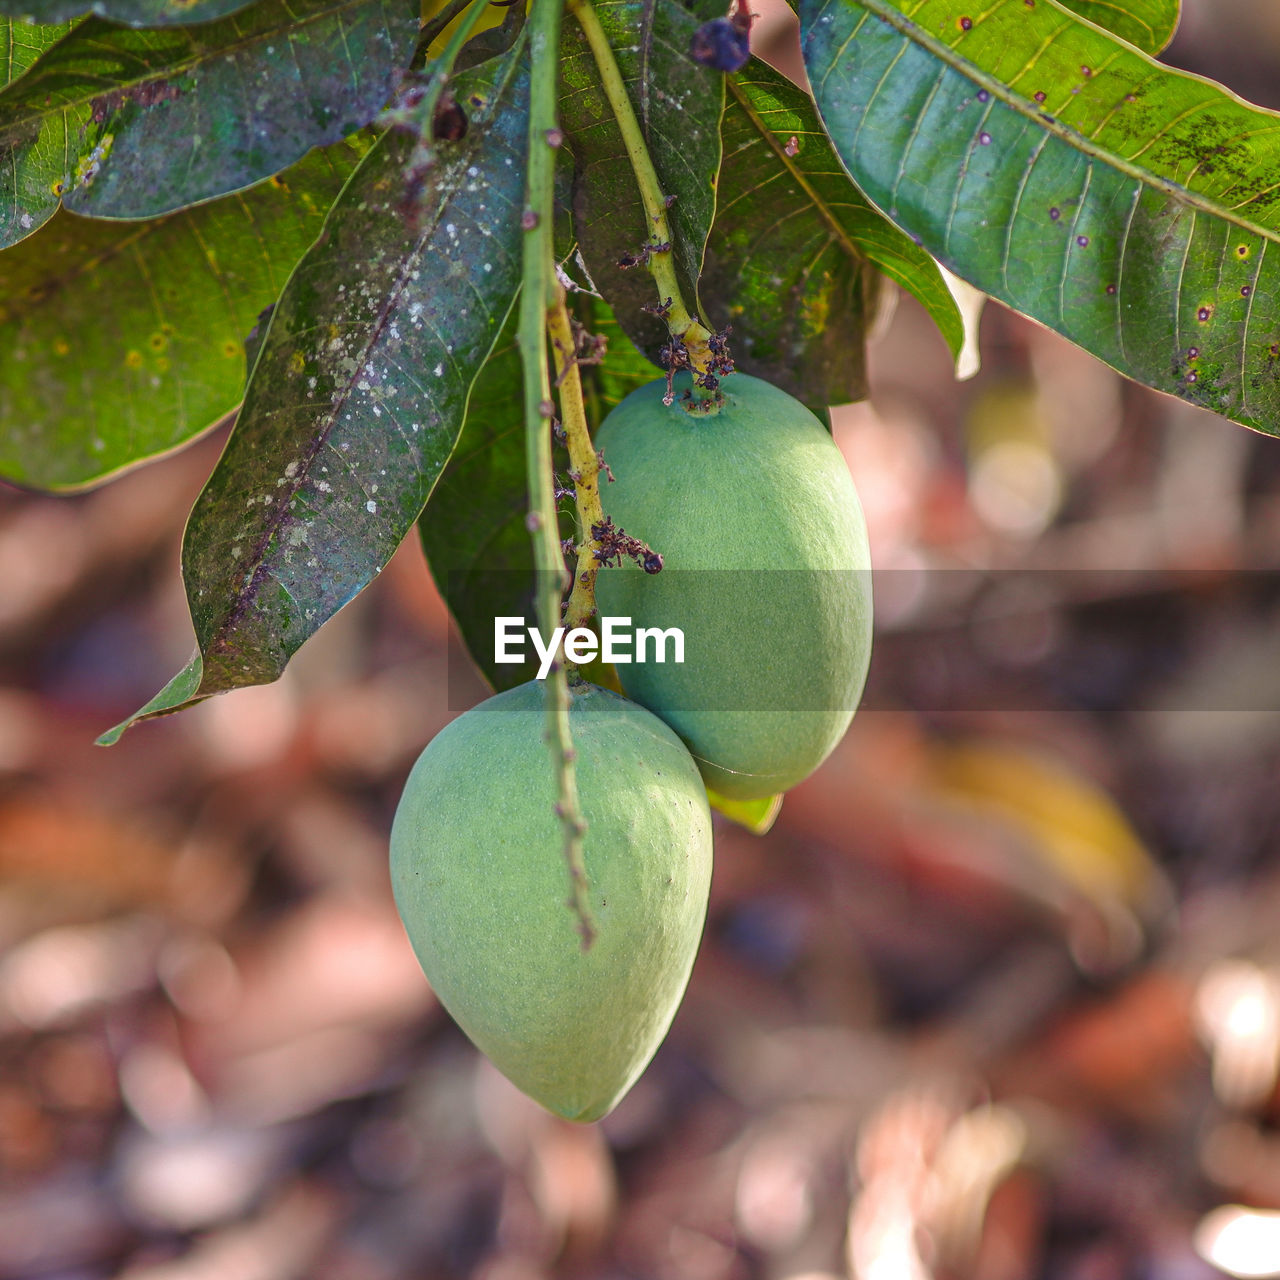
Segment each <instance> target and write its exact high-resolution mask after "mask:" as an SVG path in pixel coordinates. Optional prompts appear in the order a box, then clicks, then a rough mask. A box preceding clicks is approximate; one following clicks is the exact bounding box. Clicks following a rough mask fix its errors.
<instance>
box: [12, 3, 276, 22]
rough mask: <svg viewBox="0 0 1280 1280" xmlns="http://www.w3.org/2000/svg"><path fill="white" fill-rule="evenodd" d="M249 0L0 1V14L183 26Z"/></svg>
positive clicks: (23, 18) (224, 13)
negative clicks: (86, 17) (91, 17)
mask: <svg viewBox="0 0 1280 1280" xmlns="http://www.w3.org/2000/svg"><path fill="white" fill-rule="evenodd" d="M250 3H251V0H0V14H6V15H8V16H9V17H11V18H17V19H19V20H20V21H22V22H46V23H47V22H63V21H65V20H66V19H68V18H78V17H80V16H81V15H82V14H86V13H93V14H97V15H98V16H99V17H100V18H109V19H110V20H111V21H112V22H119V23H122V24H123V25H125V26H129V27H168V26H184V25H190V24H192V23H196V22H212V21H213V20H214V19H215V18H225V17H226V16H227V15H228V14H230V13H235V12H236V10H237V9H243V8H245V7H246V6H247V5H248V4H250Z"/></svg>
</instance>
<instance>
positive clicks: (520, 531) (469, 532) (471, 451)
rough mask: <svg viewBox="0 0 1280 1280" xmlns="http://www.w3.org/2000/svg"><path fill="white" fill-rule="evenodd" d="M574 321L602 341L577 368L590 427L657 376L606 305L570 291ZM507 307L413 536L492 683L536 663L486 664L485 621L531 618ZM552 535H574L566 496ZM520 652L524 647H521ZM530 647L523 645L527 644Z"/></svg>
mask: <svg viewBox="0 0 1280 1280" xmlns="http://www.w3.org/2000/svg"><path fill="white" fill-rule="evenodd" d="M572 305H573V309H574V312H575V315H576V318H577V319H578V320H579V321H580V322H581V323H582V324H583V325H585V326H586V328H587V329H588V330H589V331H590V332H591V333H593V334H595V335H596V336H598V337H603V338H604V339H605V340H606V342H607V354H606V356H605V360H604V363H603V364H601V365H583V366H582V367H581V373H582V379H583V391H584V394H585V398H586V402H587V412H588V416H589V418H590V421H591V423H592V425H593V426H599V424H600V422H601V421H603V418H604V415H605V414H606V413H608V411H609V410H610V409H611V408H613V406H614V405H615V404H617V403H618V401H619V400H621V399H622V398H623V397H624V396H626V395H628V394H629V393H630V392H631V391H633V390H635V388H636V387H637V386H641V385H643V384H644V383H646V382H651V381H652V380H653V378H654V377H655V376H657V374H658V370H657V369H655V368H654V367H653V365H651V364H650V363H649V362H648V361H647V360H646V359H645V358H644V357H643V356H642V355H640V353H639V352H637V351H636V349H635V348H634V347H633V346H632V345H631V343H630V342H629V341H628V340H627V338H626V336H625V335H624V334H623V332H622V330H621V329H620V328H619V326H618V323H617V321H616V320H615V319H614V317H613V315H612V314H611V313H610V312H609V309H608V307H607V306H605V304H604V303H602V302H600V301H599V300H598V299H594V298H591V297H589V296H587V295H583V294H578V295H575V296H574V297H573V298H572ZM515 319H516V317H515V316H514V314H513V315H512V316H511V317H509V319H508V322H507V326H506V329H505V330H504V332H503V336H502V337H501V338H500V339H499V341H498V343H497V345H496V346H495V348H494V351H493V354H492V355H491V356H490V357H489V359H488V361H487V362H486V364H485V366H484V368H483V369H482V370H481V372H480V376H479V378H477V379H476V384H475V386H474V387H473V388H472V392H471V399H470V401H469V402H468V404H467V419H466V425H465V426H464V428H463V431H462V436H461V438H460V439H459V441H458V447H457V448H456V449H455V450H454V453H453V457H452V458H450V459H449V465H448V466H447V467H446V468H445V470H444V474H443V475H442V476H441V477H440V483H439V484H438V485H437V486H436V488H435V491H434V492H433V493H432V495H431V501H430V502H429V503H428V504H427V509H426V510H425V511H424V512H423V513H422V516H421V517H420V518H419V520H418V533H419V536H420V537H421V539H422V547H423V550H424V551H425V552H426V556H427V563H428V565H429V566H430V568H431V573H432V576H433V577H434V578H435V581H436V585H437V586H438V587H439V588H440V594H441V595H442V596H444V599H445V601H446V603H447V604H448V606H449V611H450V613H452V614H453V617H454V620H455V622H456V623H457V624H458V631H459V633H460V635H461V637H462V641H463V644H464V645H465V646H466V648H467V651H468V653H470V655H471V659H472V661H473V662H474V663H475V664H476V666H477V667H478V668H479V669H480V671H481V673H482V674H483V675H484V677H485V679H486V680H487V681H488V682H489V684H490V685H491V686H492V687H493V688H494V689H495V690H501V689H509V688H511V687H512V686H513V685H517V684H521V683H523V682H524V681H525V680H528V679H530V678H531V677H532V676H533V675H534V673H535V671H536V664H532V666H531V665H530V664H528V663H526V664H525V665H524V666H517V665H515V664H510V665H508V664H505V663H504V664H501V665H499V664H497V663H495V662H494V661H493V620H494V619H495V618H497V617H523V618H525V620H526V624H527V625H532V624H533V621H534V607H533V598H534V586H535V583H534V568H533V549H532V547H531V545H530V541H529V531H528V529H527V528H526V526H525V516H526V515H527V513H528V511H529V496H528V491H527V487H526V481H525V452H524V450H525V446H524V424H523V422H521V420H520V418H519V416H518V415H513V413H512V411H511V406H512V405H514V404H518V403H519V397H520V395H521V387H522V381H521V378H522V372H521V367H520V354H519V351H518V350H517V348H516V345H515V331H516V324H515ZM554 456H555V467H556V470H557V472H558V473H559V474H560V475H561V477H564V476H565V474H566V473H567V471H568V466H569V463H568V457H567V455H566V454H565V452H564V450H563V449H561V448H557V449H556V451H555V455H554ZM560 524H561V536H562V537H565V538H568V537H572V536H573V530H574V517H573V501H572V499H570V498H564V499H562V500H561V503H560ZM526 649H527V650H528V649H529V646H526ZM529 651H530V652H531V650H529Z"/></svg>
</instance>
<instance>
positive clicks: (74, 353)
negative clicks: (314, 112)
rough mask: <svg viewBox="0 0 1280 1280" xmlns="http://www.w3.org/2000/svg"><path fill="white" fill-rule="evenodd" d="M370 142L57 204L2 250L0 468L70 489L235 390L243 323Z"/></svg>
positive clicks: (147, 448)
mask: <svg viewBox="0 0 1280 1280" xmlns="http://www.w3.org/2000/svg"><path fill="white" fill-rule="evenodd" d="M367 147H368V140H367V138H364V137H356V138H352V139H349V140H348V141H346V142H340V143H335V144H334V145H333V146H331V147H326V148H325V149H324V150H322V151H313V152H312V153H311V154H310V155H308V156H307V157H306V158H305V159H303V160H301V161H300V162H299V163H298V164H296V165H294V166H293V168H291V169H288V170H286V171H285V172H284V173H283V174H281V175H279V176H278V177H276V178H272V179H269V180H268V181H266V182H261V183H259V184H258V185H257V186H255V187H251V188H250V189H249V190H248V191H243V192H240V193H239V194H237V195H234V196H226V197H224V198H223V199H221V200H215V201H212V202H211V203H209V204H203V205H200V206H199V207H198V208H195V209H186V210H183V211H182V212H181V213H174V214H170V215H169V216H168V217H165V218H156V219H153V220H151V221H149V222H141V223H137V222H97V221H89V220H87V219H85V218H77V217H75V216H74V215H73V214H69V213H65V212H64V213H59V214H58V215H57V216H56V217H55V218H54V219H53V220H52V221H51V222H50V223H48V224H47V225H46V226H45V227H44V228H43V229H42V230H41V231H40V232H39V234H38V235H36V236H34V237H32V239H31V240H29V241H28V242H27V243H26V244H25V245H24V246H23V247H22V249H21V250H18V251H15V252H11V253H0V475H2V476H4V477H5V478H7V479H10V480H14V481H17V482H19V483H21V484H26V485H33V486H36V487H38V488H45V489H70V488H76V487H78V486H82V485H86V484H91V483H93V482H94V481H97V480H101V479H102V478H103V477H104V476H108V475H110V474H111V473H113V472H115V471H119V470H120V469H121V468H122V467H127V466H131V465H133V464H134V463H137V462H140V461H143V460H145V459H147V458H150V457H153V456H155V455H156V454H158V453H163V452H165V451H167V450H169V449H173V448H175V447H176V446H178V445H181V444H183V443H185V442H186V441H187V440H189V439H191V437H192V436H193V435H195V434H196V433H197V432H199V431H203V430H204V429H205V428H206V427H208V426H210V425H211V424H212V423H213V422H214V421H215V420H216V419H218V418H219V417H221V416H222V415H223V414H225V413H227V412H229V411H230V410H231V409H233V408H234V407H235V405H236V404H237V403H238V402H239V400H240V397H241V395H242V394H243V391H244V369H245V364H244V348H243V342H244V339H245V335H246V334H247V333H248V332H249V329H250V327H251V326H252V325H253V323H254V320H255V319H256V317H257V315H258V312H259V311H261V310H262V308H263V307H264V306H266V305H267V304H268V303H270V302H271V301H272V300H273V299H274V298H275V297H276V296H277V294H278V293H279V292H280V290H281V289H282V288H283V287H284V283H285V281H286V280H287V279H288V277H289V272H290V271H291V270H292V269H293V267H294V264H295V263H296V262H297V261H298V259H299V258H300V257H301V256H302V254H303V252H304V251H305V250H306V248H307V246H308V245H309V244H310V243H311V242H312V241H313V240H314V239H315V237H316V235H317V234H318V233H319V231H320V227H321V224H322V222H323V220H324V215H325V212H326V211H327V210H328V208H329V206H330V204H332V202H333V200H334V199H335V197H336V196H337V194H338V192H339V190H340V189H341V187H342V184H343V182H344V181H345V180H346V178H347V177H348V176H349V175H350V174H351V172H352V171H353V170H354V169H355V167H356V164H357V163H358V161H359V159H360V157H361V156H362V155H363V154H364V152H365V150H366V149H367Z"/></svg>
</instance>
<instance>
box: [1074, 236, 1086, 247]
mask: <svg viewBox="0 0 1280 1280" xmlns="http://www.w3.org/2000/svg"><path fill="white" fill-rule="evenodd" d="M1076 244H1078V245H1079V246H1080V247H1081V248H1082V249H1087V248H1088V247H1089V237H1088V236H1076Z"/></svg>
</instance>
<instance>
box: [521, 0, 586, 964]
mask: <svg viewBox="0 0 1280 1280" xmlns="http://www.w3.org/2000/svg"><path fill="white" fill-rule="evenodd" d="M561 4H562V0H534V2H533V6H532V12H531V14H530V18H529V61H530V68H531V70H530V84H529V149H528V168H527V171H526V172H527V178H526V188H525V207H524V214H523V217H522V219H521V226H522V227H523V229H524V245H523V264H522V266H523V277H522V284H521V291H520V329H519V343H520V356H521V360H522V362H523V365H524V417H525V469H526V473H527V476H528V484H529V514H528V517H527V524H528V527H529V533H530V535H531V537H532V539H533V561H534V569H535V571H536V575H537V614H538V625H539V626H540V627H541V629H542V633H543V635H551V634H553V633H554V631H555V628H556V627H557V626H558V625H559V622H560V601H561V599H562V598H563V596H564V590H565V587H566V585H567V581H566V579H567V574H566V572H565V567H564V555H563V552H562V551H561V547H560V531H559V524H558V521H557V518H556V502H555V483H554V476H553V474H552V468H551V418H552V415H553V413H554V411H555V410H554V405H553V404H552V401H551V377H550V373H549V371H548V367H547V343H546V329H545V326H546V320H547V312H548V310H549V309H550V307H551V305H552V303H553V301H554V298H555V292H554V291H555V289H556V287H557V282H556V278H555V269H554V256H553V254H554V246H553V242H552V233H553V221H552V219H553V216H554V206H553V203H552V198H553V182H554V178H555V149H556V147H557V146H558V145H559V142H560V136H561V135H560V129H559V125H558V122H557V119H556V79H557V72H558V69H559V42H560V11H561ZM544 701H545V703H546V713H547V722H546V739H547V745H548V748H549V749H550V752H551V759H552V763H553V767H554V769H555V776H556V795H557V799H556V814H557V816H558V817H559V818H560V822H561V825H562V827H563V829H564V858H565V863H566V864H567V866H568V871H569V899H568V905H569V907H570V908H571V909H572V911H573V912H574V914H575V915H576V917H577V920H578V933H579V934H580V936H581V938H582V947H583V950H584V951H585V950H586V949H587V948H588V947H590V945H591V943H592V940H593V939H594V937H595V926H594V924H593V923H592V919H591V910H590V907H589V906H588V904H587V871H586V865H585V863H584V861H583V855H582V838H583V835H584V834H585V832H586V829H587V824H586V822H585V821H584V819H583V817H582V809H581V805H580V803H579V799H578V782H577V773H576V770H575V768H574V759H575V752H574V749H573V740H572V738H571V736H570V732H569V684H568V680H567V678H566V675H565V669H564V662H563V660H558V661H557V662H555V663H554V664H553V665H552V669H551V672H550V674H549V676H548V677H547V680H546V691H545V699H544Z"/></svg>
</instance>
